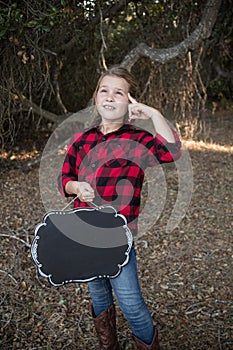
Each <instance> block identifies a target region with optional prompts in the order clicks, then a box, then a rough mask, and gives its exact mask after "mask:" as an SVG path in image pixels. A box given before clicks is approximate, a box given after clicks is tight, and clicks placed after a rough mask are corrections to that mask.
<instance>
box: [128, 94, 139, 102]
mask: <svg viewBox="0 0 233 350" xmlns="http://www.w3.org/2000/svg"><path fill="white" fill-rule="evenodd" d="M128 99H129V102H131V103H137V101H136V100H135V98H133V97H132V96H131V95H130V93H128Z"/></svg>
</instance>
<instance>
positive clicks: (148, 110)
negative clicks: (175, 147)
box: [129, 94, 176, 143]
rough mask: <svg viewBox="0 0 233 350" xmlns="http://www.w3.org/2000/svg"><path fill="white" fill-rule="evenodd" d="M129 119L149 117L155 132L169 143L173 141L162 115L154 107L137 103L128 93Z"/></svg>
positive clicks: (170, 131) (173, 138)
mask: <svg viewBox="0 0 233 350" xmlns="http://www.w3.org/2000/svg"><path fill="white" fill-rule="evenodd" d="M129 101H130V102H131V103H130V104H129V120H131V119H144V120H145V119H151V120H152V122H153V125H154V128H155V131H156V133H158V134H160V135H161V136H162V137H163V138H164V139H166V140H167V142H169V143H175V142H176V140H175V137H174V134H173V132H172V130H171V128H170V126H169V125H168V123H167V121H166V120H165V118H164V117H163V115H162V114H161V113H160V112H159V111H158V110H157V109H155V108H152V107H149V106H147V105H144V104H143V103H138V102H137V101H136V100H135V99H134V98H132V97H131V96H130V94H129Z"/></svg>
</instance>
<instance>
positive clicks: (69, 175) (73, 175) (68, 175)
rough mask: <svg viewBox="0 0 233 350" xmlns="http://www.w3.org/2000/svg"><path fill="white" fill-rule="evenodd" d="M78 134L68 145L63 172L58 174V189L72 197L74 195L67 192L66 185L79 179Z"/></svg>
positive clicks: (66, 195)
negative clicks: (77, 161) (77, 160)
mask: <svg viewBox="0 0 233 350" xmlns="http://www.w3.org/2000/svg"><path fill="white" fill-rule="evenodd" d="M77 138H78V135H76V136H75V137H74V138H73V139H72V141H71V143H70V144H69V146H68V150H67V152H66V156H65V159H64V162H63V166H62V169H61V172H60V174H59V176H58V190H59V191H60V193H61V194H62V195H63V196H65V197H70V196H72V195H70V194H68V193H66V192H65V186H66V184H67V183H68V182H69V181H77V180H78V168H77V164H76V159H77V141H75V140H77Z"/></svg>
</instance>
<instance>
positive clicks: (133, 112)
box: [128, 94, 155, 121]
mask: <svg viewBox="0 0 233 350" xmlns="http://www.w3.org/2000/svg"><path fill="white" fill-rule="evenodd" d="M128 98H129V101H130V102H131V103H129V105H128V111H129V121H130V120H131V119H150V118H151V117H152V115H153V114H154V111H155V110H154V109H153V108H152V107H149V106H147V105H144V104H143V103H138V102H137V101H136V100H135V99H134V98H133V97H132V96H131V95H130V94H128Z"/></svg>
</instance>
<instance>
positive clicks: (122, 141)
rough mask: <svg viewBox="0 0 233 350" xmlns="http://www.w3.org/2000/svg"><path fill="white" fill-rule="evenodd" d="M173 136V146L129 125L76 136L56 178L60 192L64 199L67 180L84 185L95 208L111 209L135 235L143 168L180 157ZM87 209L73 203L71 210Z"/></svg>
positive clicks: (159, 136) (91, 129)
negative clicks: (89, 189) (92, 192)
mask: <svg viewBox="0 0 233 350" xmlns="http://www.w3.org/2000/svg"><path fill="white" fill-rule="evenodd" d="M173 133H174V136H175V139H176V142H175V143H168V142H167V141H166V140H165V139H164V138H163V137H162V136H161V135H159V134H157V135H156V137H153V136H152V135H151V134H150V133H149V132H147V131H145V130H142V129H139V128H136V127H135V126H133V125H131V124H124V125H123V126H122V127H121V128H120V129H118V130H116V131H114V132H111V133H109V134H107V135H104V134H103V133H102V132H101V131H100V130H99V128H98V127H93V128H90V129H87V130H85V131H84V132H78V133H77V134H76V135H74V137H73V140H72V142H71V144H70V145H69V147H68V150H67V154H66V157H65V160H64V164H63V168H62V173H61V175H60V177H59V190H60V192H61V193H62V194H63V195H64V196H68V194H67V193H65V190H64V188H65V185H66V184H67V182H69V181H70V180H74V181H86V182H88V183H89V184H90V185H91V186H92V188H93V189H94V190H95V196H96V197H95V201H94V202H95V204H97V205H100V204H110V205H112V206H114V207H115V209H116V210H117V211H118V212H119V213H120V214H123V215H124V216H125V217H126V219H127V222H128V226H129V227H130V229H131V230H132V231H133V232H134V233H136V232H137V217H138V215H139V210H140V194H141V189H142V184H143V179H144V170H145V168H146V167H151V166H156V165H158V164H160V163H165V162H172V161H174V160H177V159H178V158H179V157H180V155H181V143H180V140H179V137H178V135H177V134H176V132H175V131H173ZM87 206H88V204H87V203H85V202H81V201H79V200H78V199H77V200H75V203H74V207H87Z"/></svg>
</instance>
